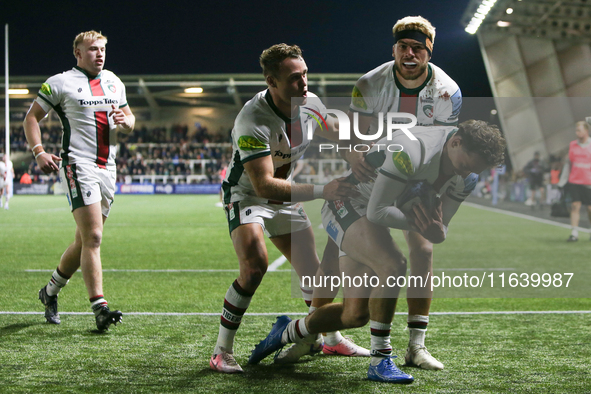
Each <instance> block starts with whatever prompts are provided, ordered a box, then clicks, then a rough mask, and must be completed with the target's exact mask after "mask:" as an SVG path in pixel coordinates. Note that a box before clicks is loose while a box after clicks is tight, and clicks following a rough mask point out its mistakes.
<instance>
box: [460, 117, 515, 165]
mask: <svg viewBox="0 0 591 394" xmlns="http://www.w3.org/2000/svg"><path fill="white" fill-rule="evenodd" d="M457 135H458V136H459V137H461V138H462V145H463V147H464V149H465V150H466V152H471V153H476V154H478V155H479V156H480V157H482V158H483V159H484V161H486V163H487V164H488V165H489V166H490V167H494V166H498V165H500V164H503V162H504V161H505V149H506V147H507V141H505V137H503V135H502V134H501V131H500V130H499V129H498V128H497V126H495V125H490V124H488V123H486V122H484V121H482V120H474V119H471V120H467V121H465V122H462V123H460V124H459V125H458V131H457Z"/></svg>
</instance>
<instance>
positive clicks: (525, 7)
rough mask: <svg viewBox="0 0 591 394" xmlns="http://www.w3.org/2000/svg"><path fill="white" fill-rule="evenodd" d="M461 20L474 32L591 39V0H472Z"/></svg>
mask: <svg viewBox="0 0 591 394" xmlns="http://www.w3.org/2000/svg"><path fill="white" fill-rule="evenodd" d="M461 23H462V25H464V26H465V27H466V28H467V29H466V31H468V32H469V33H471V34H474V33H476V31H487V32H491V31H492V32H504V33H508V34H515V35H519V36H529V37H536V38H547V39H569V40H583V41H591V0H470V3H469V4H468V7H467V8H466V11H465V12H464V15H463V17H462V20H461ZM471 26H472V27H474V29H471V30H472V31H470V29H469V28H470V27H471Z"/></svg>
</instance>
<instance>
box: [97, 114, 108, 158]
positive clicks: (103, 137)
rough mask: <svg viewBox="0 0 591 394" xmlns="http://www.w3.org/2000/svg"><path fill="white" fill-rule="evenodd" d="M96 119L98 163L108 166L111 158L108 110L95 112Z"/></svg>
mask: <svg viewBox="0 0 591 394" xmlns="http://www.w3.org/2000/svg"><path fill="white" fill-rule="evenodd" d="M94 119H95V121H96V164H97V165H98V166H99V167H100V168H107V160H108V159H109V120H108V118H107V112H106V111H100V112H95V113H94Z"/></svg>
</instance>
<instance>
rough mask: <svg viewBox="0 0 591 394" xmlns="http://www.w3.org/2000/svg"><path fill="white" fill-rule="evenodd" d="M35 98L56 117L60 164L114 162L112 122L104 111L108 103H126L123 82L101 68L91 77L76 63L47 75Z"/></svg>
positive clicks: (119, 106) (124, 104)
mask: <svg viewBox="0 0 591 394" xmlns="http://www.w3.org/2000/svg"><path fill="white" fill-rule="evenodd" d="M36 101H37V103H38V104H39V105H40V106H41V107H42V108H43V109H44V110H45V111H46V112H49V111H50V110H51V109H54V110H55V111H56V112H57V114H58V115H59V117H60V120H61V122H62V127H63V134H62V153H61V156H62V160H63V161H62V165H68V164H73V163H79V162H86V163H88V162H92V163H96V164H97V165H98V166H99V167H101V168H106V167H107V166H109V167H111V166H115V153H116V149H117V146H116V145H117V136H116V132H115V129H116V125H115V124H114V122H113V117H109V116H108V114H109V112H111V111H112V107H111V105H115V106H116V107H118V108H122V107H125V106H126V105H127V98H126V96H125V86H124V85H123V83H122V82H121V80H120V79H119V78H118V77H117V76H116V75H115V74H113V73H112V72H111V71H108V70H102V71H101V72H100V74H99V75H97V76H96V77H91V76H89V75H88V74H87V73H86V72H85V71H84V70H83V69H81V68H79V67H77V66H76V67H74V68H73V69H72V70H70V71H66V72H63V73H61V74H57V75H54V76H52V77H50V78H49V79H48V80H47V81H46V82H45V83H44V84H43V85H42V86H41V90H39V94H38V96H37V99H36Z"/></svg>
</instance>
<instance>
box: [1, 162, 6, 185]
mask: <svg viewBox="0 0 591 394" xmlns="http://www.w3.org/2000/svg"><path fill="white" fill-rule="evenodd" d="M7 175H8V174H7V168H6V163H4V160H0V181H2V182H4V181H5V180H6V178H7Z"/></svg>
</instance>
